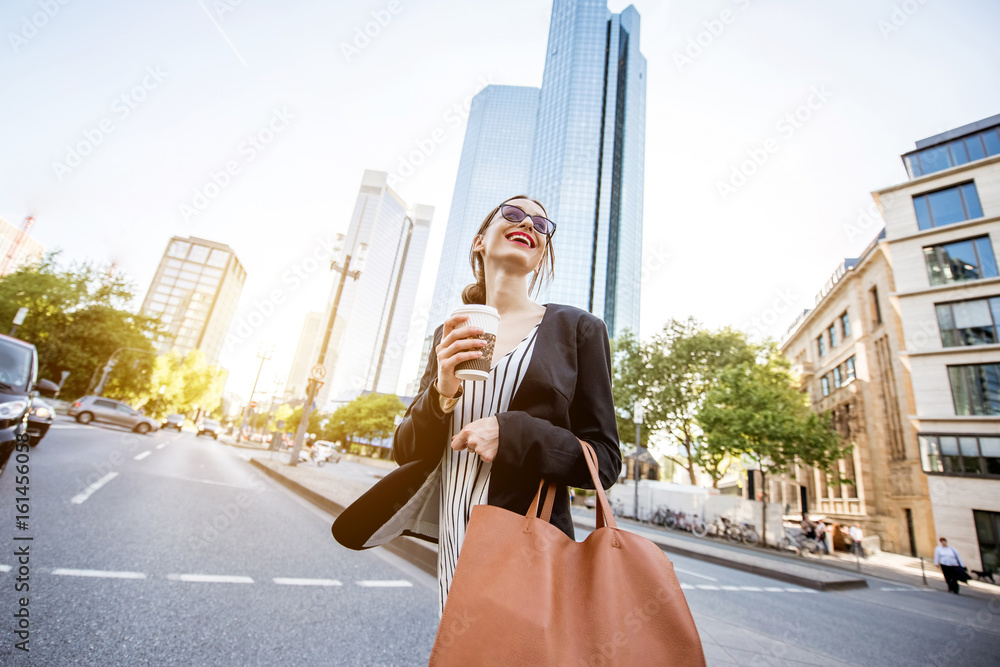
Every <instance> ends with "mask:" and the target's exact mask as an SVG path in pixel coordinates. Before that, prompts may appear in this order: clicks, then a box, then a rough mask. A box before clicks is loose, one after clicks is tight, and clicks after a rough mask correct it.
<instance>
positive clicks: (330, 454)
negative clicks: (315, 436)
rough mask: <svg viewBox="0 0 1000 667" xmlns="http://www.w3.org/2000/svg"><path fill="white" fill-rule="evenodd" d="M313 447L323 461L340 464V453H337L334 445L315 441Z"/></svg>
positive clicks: (325, 441)
mask: <svg viewBox="0 0 1000 667" xmlns="http://www.w3.org/2000/svg"><path fill="white" fill-rule="evenodd" d="M313 447H315V448H316V450H317V452H319V455H320V456H321V457H322V458H323V460H324V461H333V462H334V463H340V452H338V451H337V445H336V443H333V442H330V441H329V440H317V441H316V443H315V444H314V445H313Z"/></svg>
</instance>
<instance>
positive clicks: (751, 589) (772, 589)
mask: <svg viewBox="0 0 1000 667" xmlns="http://www.w3.org/2000/svg"><path fill="white" fill-rule="evenodd" d="M681 588H682V589H684V590H691V589H693V588H696V589H698V590H700V591H745V592H748V593H764V592H768V593H818V592H819V591H814V590H813V589H811V588H792V587H784V588H782V587H779V586H767V587H765V588H761V587H760V586H731V585H727V584H719V585H718V586H716V585H714V584H687V583H681Z"/></svg>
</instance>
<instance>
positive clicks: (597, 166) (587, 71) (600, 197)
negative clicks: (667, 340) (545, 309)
mask: <svg viewBox="0 0 1000 667" xmlns="http://www.w3.org/2000/svg"><path fill="white" fill-rule="evenodd" d="M639 45H640V44H639V13H638V12H637V11H636V10H635V8H634V7H632V6H631V5H630V6H629V7H627V8H626V9H625V10H624V11H622V13H621V14H613V13H611V12H610V11H609V10H608V6H607V2H606V0H554V2H553V3H552V19H551V23H550V25H549V41H548V49H547V51H546V57H545V71H544V74H543V77H542V89H541V94H540V96H539V100H538V121H537V124H536V129H535V145H534V151H533V153H532V161H531V179H530V181H529V187H528V189H529V194H532V196H534V197H535V198H537V199H539V200H540V201H541V202H542V203H543V204H545V207H546V210H547V211H548V213H549V218H551V219H552V220H554V221H555V222H556V224H558V225H559V230H558V232H557V233H556V237H555V249H556V258H557V260H558V261H557V264H556V269H557V270H556V277H555V280H554V281H553V283H552V285H551V287H550V288H549V289H548V290H547V291H546V293H545V294H544V298H543V301H552V302H556V303H567V304H570V305H573V306H577V307H579V308H583V309H585V310H589V311H590V312H592V313H594V314H596V315H598V316H599V317H601V318H602V319H603V320H604V321H605V323H606V324H607V325H608V331H609V332H610V334H611V336H612V337H614V336H617V335H618V334H619V333H621V332H622V331H623V330H624V329H626V328H629V329H631V330H632V331H636V332H637V331H638V330H639V285H640V277H641V263H642V196H643V174H644V170H645V142H646V59H645V57H644V56H643V55H642V54H641V53H640V51H639Z"/></svg>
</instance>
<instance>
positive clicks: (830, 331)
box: [826, 324, 837, 350]
mask: <svg viewBox="0 0 1000 667" xmlns="http://www.w3.org/2000/svg"><path fill="white" fill-rule="evenodd" d="M826 332H827V333H828V334H830V349H831V350H832V349H833V348H835V347H837V326H836V325H835V324H831V325H830V328H829V329H827V330H826Z"/></svg>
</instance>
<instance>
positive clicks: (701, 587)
mask: <svg viewBox="0 0 1000 667" xmlns="http://www.w3.org/2000/svg"><path fill="white" fill-rule="evenodd" d="M695 588H697V589H698V590H700V591H717V590H719V587H718V586H713V585H712V584H696V585H695Z"/></svg>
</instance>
